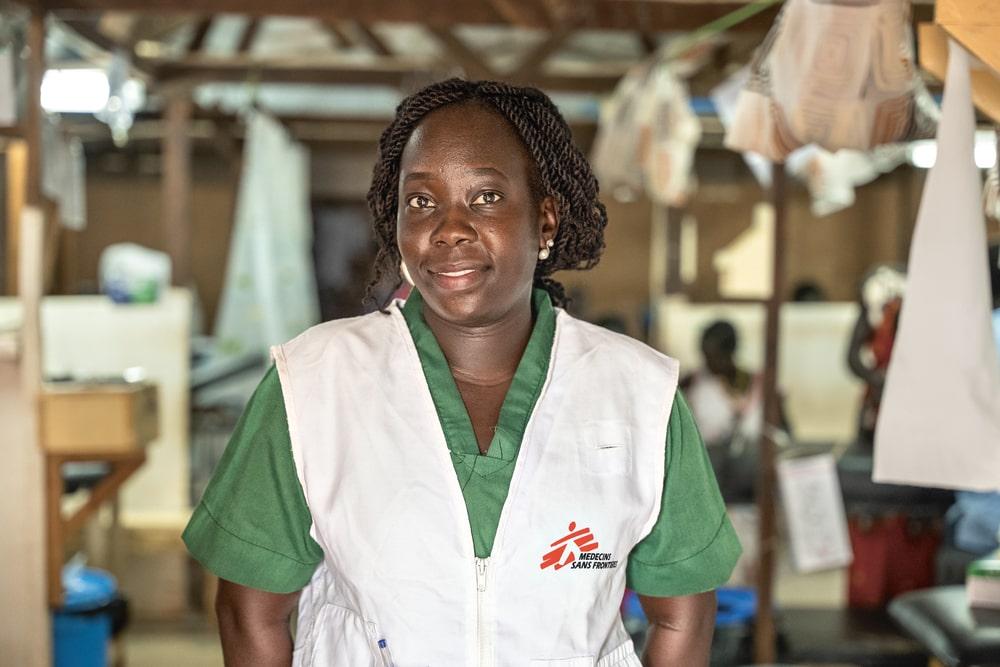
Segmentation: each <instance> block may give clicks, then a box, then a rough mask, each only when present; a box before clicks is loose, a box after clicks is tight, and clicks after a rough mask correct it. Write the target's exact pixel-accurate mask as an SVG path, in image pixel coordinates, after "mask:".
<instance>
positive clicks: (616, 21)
mask: <svg viewBox="0 0 1000 667" xmlns="http://www.w3.org/2000/svg"><path fill="white" fill-rule="evenodd" d="M38 2H40V3H42V4H43V5H44V6H45V7H46V8H47V9H49V10H52V11H70V10H75V11H90V12H105V11H127V12H142V13H146V14H174V13H177V12H184V13H191V14H196V15H203V14H222V13H237V14H248V15H252V16H268V15H281V16H307V17H313V18H320V19H330V20H338V21H345V20H351V21H358V22H360V23H366V24H372V23H376V22H392V23H400V22H402V23H421V24H424V25H434V26H440V27H450V26H454V25H456V24H470V25H484V24H513V25H518V26H520V27H525V28H542V29H553V28H554V27H558V26H555V25H553V22H554V21H555V22H558V17H553V16H552V15H551V12H550V11H549V10H548V9H547V8H546V6H543V5H541V4H537V3H532V2H523V1H521V0H492V1H491V2H485V3H482V2H466V1H464V0H446V1H444V2H441V1H432V0H415V1H412V2H398V1H397V0H366V1H365V2H358V1H357V0H327V1H326V2H322V3H319V2H316V0H38ZM746 4H747V2H746V1H745V0H721V1H719V0H708V1H706V0H593V1H592V2H590V3H588V5H587V7H586V11H581V12H579V21H580V26H579V27H581V28H594V29H608V30H639V29H644V30H648V31H651V32H666V31H671V32H673V31H688V30H694V29H696V28H699V27H701V26H702V25H704V24H706V23H708V22H710V21H712V20H714V19H717V18H720V17H722V16H724V15H726V14H728V13H730V12H732V11H735V10H737V9H740V8H741V7H744V6H745V5H746ZM927 10H929V11H927ZM777 11H778V6H777V5H776V6H775V7H774V8H769V9H767V10H765V11H763V12H761V13H760V14H757V15H756V16H754V17H753V18H751V19H749V20H748V21H746V22H744V23H742V24H740V25H739V26H737V27H736V28H735V30H749V31H757V32H761V31H764V30H766V29H767V28H769V27H770V25H771V23H772V21H773V19H774V16H775V15H776V13H777ZM920 12H923V13H924V14H926V16H924V18H923V19H922V20H929V19H930V18H931V15H932V14H933V7H929V6H926V5H915V6H914V13H915V14H916V13H920ZM512 22H513V23H512Z"/></svg>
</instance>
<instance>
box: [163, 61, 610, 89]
mask: <svg viewBox="0 0 1000 667" xmlns="http://www.w3.org/2000/svg"><path fill="white" fill-rule="evenodd" d="M153 62H154V63H155V68H154V73H155V74H156V80H157V82H158V83H159V84H160V85H164V86H167V87H178V86H181V87H189V86H194V85H198V84H202V83H219V82H234V83H242V82H245V81H248V80H253V81H254V82H259V83H298V84H320V85H322V84H326V85H335V84H346V85H386V86H393V87H401V86H405V85H408V84H409V83H410V82H412V81H413V80H414V78H421V77H423V78H427V77H429V78H431V79H434V78H439V77H441V76H444V75H446V74H447V71H446V70H445V69H443V68H442V67H441V64H440V63H438V62H428V63H423V64H420V63H416V64H415V63H414V62H413V61H412V59H401V58H381V59H379V60H377V61H374V62H372V63H365V64H359V63H356V62H339V63H338V62H331V61H329V60H324V61H321V62H316V61H312V62H303V61H281V62H271V63H268V62H261V61H259V60H251V59H248V58H245V57H243V58H237V59H233V58H226V59H216V58H205V57H200V58H188V59H185V60H183V61H172V60H159V61H153ZM623 73H624V72H623V71H618V70H611V69H608V70H607V71H603V70H599V71H595V72H593V73H590V74H573V75H569V74H566V75H560V74H544V75H542V74H539V75H534V76H531V77H528V78H527V79H526V80H524V81H522V83H526V84H529V85H533V86H536V87H538V88H542V89H544V90H552V91H578V92H604V91H610V90H612V89H613V88H614V86H615V84H616V83H617V82H618V80H619V79H620V78H621V76H622V74H623ZM470 75H471V74H470Z"/></svg>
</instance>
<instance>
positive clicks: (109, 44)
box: [62, 18, 153, 79]
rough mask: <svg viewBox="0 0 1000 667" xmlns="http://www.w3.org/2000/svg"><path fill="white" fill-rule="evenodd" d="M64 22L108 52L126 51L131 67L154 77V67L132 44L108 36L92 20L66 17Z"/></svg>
mask: <svg viewBox="0 0 1000 667" xmlns="http://www.w3.org/2000/svg"><path fill="white" fill-rule="evenodd" d="M62 24H63V26H64V27H65V28H66V29H68V30H70V31H72V32H73V33H75V34H76V35H77V36H78V37H80V38H81V39H83V40H86V41H87V42H89V43H90V44H92V45H94V46H95V47H97V48H98V49H99V50H101V51H106V52H107V53H115V52H116V51H124V52H125V53H127V54H128V56H129V58H130V60H131V67H132V69H133V70H134V71H135V72H137V73H139V74H141V75H142V76H143V77H144V78H147V79H148V78H151V77H152V75H153V68H152V67H151V66H150V64H149V63H148V62H147V61H146V60H145V59H144V58H141V57H139V56H138V55H136V53H135V50H134V49H133V48H132V47H131V46H130V45H126V44H122V43H120V42H118V41H116V40H114V39H112V38H111V37H108V36H107V35H105V34H104V33H103V32H101V30H100V29H98V28H97V26H96V25H94V24H93V23H92V22H90V21H86V20H82V19H71V18H66V19H63V20H62Z"/></svg>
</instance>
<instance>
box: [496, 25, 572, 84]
mask: <svg viewBox="0 0 1000 667" xmlns="http://www.w3.org/2000/svg"><path fill="white" fill-rule="evenodd" d="M573 32H574V29H573V26H566V27H564V28H560V29H558V30H556V31H555V32H553V33H551V34H550V35H549V36H548V37H546V38H545V39H544V40H542V42H541V43H539V44H538V45H537V46H536V47H535V48H533V49H531V50H530V51H528V53H526V54H525V55H524V57H523V58H521V62H520V64H518V66H517V67H515V68H514V70H513V71H512V72H511V73H510V75H509V78H511V79H515V80H518V81H520V80H522V79H527V78H530V77H531V76H534V75H536V74H538V73H539V72H541V71H542V68H543V66H544V65H545V61H546V60H548V58H549V56H551V55H552V54H553V53H555V52H556V51H558V50H559V49H560V48H562V46H563V44H565V43H566V40H567V39H569V38H570V37H571V36H572V35H573Z"/></svg>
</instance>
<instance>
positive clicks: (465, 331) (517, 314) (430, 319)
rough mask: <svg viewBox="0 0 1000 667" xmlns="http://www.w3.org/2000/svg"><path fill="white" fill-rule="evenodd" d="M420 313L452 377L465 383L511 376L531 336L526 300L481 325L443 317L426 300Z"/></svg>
mask: <svg viewBox="0 0 1000 667" xmlns="http://www.w3.org/2000/svg"><path fill="white" fill-rule="evenodd" d="M423 313H424V320H425V321H426V322H427V326H429V327H430V329H431V331H433V332H434V337H435V338H436V339H437V341H438V345H440V346H441V351H442V352H443V353H444V356H445V359H447V360H448V366H449V367H451V371H452V374H453V375H454V376H455V379H456V380H458V381H462V382H466V383H469V384H478V385H494V384H499V383H501V382H504V381H506V380H509V379H510V378H511V377H513V375H514V372H515V371H516V370H517V365H518V363H520V361H521V356H522V355H523V354H524V348H525V347H527V345H528V339H529V338H530V337H531V329H532V321H531V302H530V301H525V302H524V303H523V304H519V305H518V306H517V307H515V308H514V309H513V310H512V311H511V312H509V313H507V315H505V316H504V317H502V318H501V319H499V320H497V321H496V322H492V323H490V324H485V325H482V326H464V325H461V324H455V323H454V322H448V321H446V320H443V319H441V318H440V317H438V316H437V315H436V314H435V313H434V312H433V311H431V309H430V308H428V307H427V304H426V303H425V304H424V308H423Z"/></svg>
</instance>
